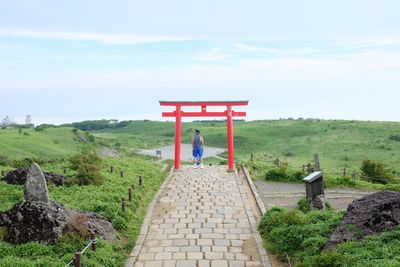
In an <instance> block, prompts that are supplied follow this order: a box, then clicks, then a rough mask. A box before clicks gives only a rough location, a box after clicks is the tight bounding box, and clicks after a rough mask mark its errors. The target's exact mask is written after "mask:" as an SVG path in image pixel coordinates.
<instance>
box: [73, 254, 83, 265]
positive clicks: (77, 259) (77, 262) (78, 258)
mask: <svg viewBox="0 0 400 267" xmlns="http://www.w3.org/2000/svg"><path fill="white" fill-rule="evenodd" d="M81 257H82V253H81V252H80V251H78V252H76V253H75V259H74V267H81V266H82V265H81Z"/></svg>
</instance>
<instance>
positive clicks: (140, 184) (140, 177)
mask: <svg viewBox="0 0 400 267" xmlns="http://www.w3.org/2000/svg"><path fill="white" fill-rule="evenodd" d="M142 185H143V177H142V176H141V175H140V176H139V187H140V188H142Z"/></svg>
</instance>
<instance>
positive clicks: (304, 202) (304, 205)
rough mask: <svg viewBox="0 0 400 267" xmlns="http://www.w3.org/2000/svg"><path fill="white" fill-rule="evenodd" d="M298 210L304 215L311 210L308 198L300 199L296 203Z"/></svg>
mask: <svg viewBox="0 0 400 267" xmlns="http://www.w3.org/2000/svg"><path fill="white" fill-rule="evenodd" d="M297 206H298V209H299V210H300V211H302V212H304V213H307V212H309V211H310V210H311V201H310V200H309V199H308V198H305V197H304V198H302V199H300V200H299V201H298V202H297Z"/></svg>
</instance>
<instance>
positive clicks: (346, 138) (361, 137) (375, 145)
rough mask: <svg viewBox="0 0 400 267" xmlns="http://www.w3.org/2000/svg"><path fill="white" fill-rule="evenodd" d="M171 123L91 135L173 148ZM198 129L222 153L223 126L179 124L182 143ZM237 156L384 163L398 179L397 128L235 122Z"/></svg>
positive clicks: (344, 164)
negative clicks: (396, 173)
mask: <svg viewBox="0 0 400 267" xmlns="http://www.w3.org/2000/svg"><path fill="white" fill-rule="evenodd" d="M174 125H175V124H174V123H173V122H156V121H131V122H129V123H128V124H127V125H126V126H125V127H121V128H112V129H110V128H108V129H102V130H100V131H94V135H95V136H99V137H104V138H111V139H114V138H116V139H114V142H118V144H119V145H120V146H127V147H133V148H135V147H136V148H148V147H157V146H162V145H167V144H172V143H174V131H175V127H174ZM196 128H199V129H200V130H201V134H202V135H203V136H204V139H205V142H206V145H210V146H217V147H226V123H225V122H224V121H211V122H190V123H183V127H182V142H184V143H190V141H191V137H192V135H193V131H194V129H196ZM234 135H235V152H236V157H237V159H238V160H241V161H245V160H249V159H250V155H251V154H252V153H253V154H254V155H255V157H256V158H257V159H259V160H264V161H268V162H271V163H272V161H273V160H274V159H276V158H279V159H281V160H284V161H287V162H289V165H290V166H293V167H296V168H300V167H301V166H302V165H303V164H306V163H308V162H310V161H312V159H313V154H314V153H319V155H320V158H321V165H322V167H323V168H324V169H325V170H327V171H329V172H331V173H339V172H340V171H341V170H340V169H342V168H347V169H348V171H350V170H352V169H358V168H359V167H360V166H361V161H362V160H364V159H374V160H379V161H382V162H383V163H384V164H385V165H386V166H387V167H391V168H393V169H394V170H395V171H397V172H398V173H400V165H399V162H400V142H399V141H398V140H397V139H396V138H393V136H399V135H400V122H375V121H343V120H318V119H308V120H307V119H304V120H303V119H299V120H262V121H252V122H235V123H234Z"/></svg>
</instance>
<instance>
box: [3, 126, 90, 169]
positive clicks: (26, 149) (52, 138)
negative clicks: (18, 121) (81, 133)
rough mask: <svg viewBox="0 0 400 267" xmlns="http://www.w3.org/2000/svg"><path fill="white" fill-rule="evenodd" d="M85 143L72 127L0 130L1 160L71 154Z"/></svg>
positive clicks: (59, 156) (56, 156)
mask: <svg viewBox="0 0 400 267" xmlns="http://www.w3.org/2000/svg"><path fill="white" fill-rule="evenodd" d="M83 144H84V143H83V142H82V141H79V138H77V135H76V134H74V133H73V131H72V129H71V128H46V129H44V130H41V131H37V130H34V129H33V128H28V129H21V131H19V130H18V129H16V128H12V129H1V130H0V160H3V161H7V160H10V161H13V160H19V159H23V158H40V159H54V158H61V157H65V156H67V155H71V154H73V153H74V152H76V151H77V150H78V149H79V147H80V146H82V145H83Z"/></svg>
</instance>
